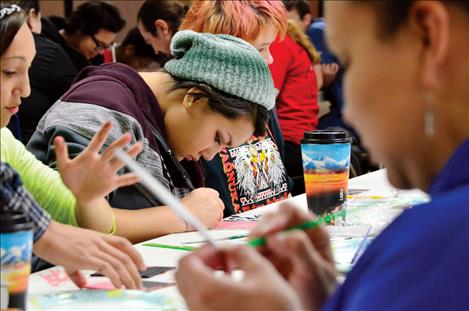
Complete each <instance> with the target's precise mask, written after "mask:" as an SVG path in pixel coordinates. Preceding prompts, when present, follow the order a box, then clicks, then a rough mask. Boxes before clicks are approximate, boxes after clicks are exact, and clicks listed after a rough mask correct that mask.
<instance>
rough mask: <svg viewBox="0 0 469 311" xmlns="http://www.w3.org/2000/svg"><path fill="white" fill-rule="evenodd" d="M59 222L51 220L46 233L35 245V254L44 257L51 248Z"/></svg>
mask: <svg viewBox="0 0 469 311" xmlns="http://www.w3.org/2000/svg"><path fill="white" fill-rule="evenodd" d="M56 226H57V223H56V222H55V221H51V222H50V224H49V226H48V227H47V229H46V231H45V232H44V234H43V235H42V236H41V237H40V238H39V240H37V241H36V242H35V243H34V245H33V252H34V254H36V255H38V256H39V257H44V254H45V253H46V252H47V250H48V249H50V246H51V244H52V243H53V242H54V232H55V229H56Z"/></svg>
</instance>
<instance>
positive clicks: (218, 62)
mask: <svg viewBox="0 0 469 311" xmlns="http://www.w3.org/2000/svg"><path fill="white" fill-rule="evenodd" d="M171 54H173V56H174V58H173V59H172V60H170V61H168V62H167V63H166V64H165V66H164V69H166V71H167V72H168V73H170V74H171V75H173V76H174V77H177V78H179V79H183V80H189V81H193V82H199V83H204V84H207V85H209V86H211V87H212V88H214V89H217V90H219V91H223V92H225V93H228V94H230V95H233V96H236V97H239V98H242V99H245V100H247V101H250V102H253V103H256V104H258V105H261V106H264V107H265V108H266V109H267V110H270V109H272V108H273V107H274V105H275V96H276V93H277V92H276V90H275V88H274V84H273V81H272V77H271V75H270V71H269V67H268V66H267V64H266V63H265V61H264V59H263V58H262V56H261V55H260V54H259V52H258V51H257V50H256V49H255V48H254V47H253V46H252V45H250V44H249V43H247V42H246V41H244V40H242V39H239V38H236V37H233V36H230V35H223V34H221V35H220V34H218V35H214V34H209V33H197V32H194V31H191V30H181V31H178V32H177V33H176V34H175V35H174V37H173V39H172V41H171Z"/></svg>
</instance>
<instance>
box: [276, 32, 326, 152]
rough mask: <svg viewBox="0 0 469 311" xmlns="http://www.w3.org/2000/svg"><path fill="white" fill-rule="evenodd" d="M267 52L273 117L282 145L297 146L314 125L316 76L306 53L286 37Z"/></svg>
mask: <svg viewBox="0 0 469 311" xmlns="http://www.w3.org/2000/svg"><path fill="white" fill-rule="evenodd" d="M270 52H271V54H272V57H273V58H274V62H273V63H272V64H271V65H270V66H269V67H270V72H271V73H272V77H273V79H274V84H275V88H276V89H278V90H279V91H280V93H279V94H278V96H277V103H276V107H277V114H278V118H279V122H280V128H281V129H282V132H283V137H284V139H285V140H286V141H291V142H294V143H296V144H300V139H301V138H303V133H304V132H305V131H312V130H315V129H316V127H317V124H318V110H319V108H318V88H317V82H316V73H315V71H314V68H313V64H312V63H311V60H310V59H309V56H308V53H307V52H306V50H305V49H304V48H303V47H302V46H301V45H299V44H298V43H296V42H295V41H294V40H293V39H292V38H291V37H290V36H288V35H286V36H285V39H284V40H283V41H279V39H278V38H277V40H275V41H274V42H273V43H272V45H271V47H270Z"/></svg>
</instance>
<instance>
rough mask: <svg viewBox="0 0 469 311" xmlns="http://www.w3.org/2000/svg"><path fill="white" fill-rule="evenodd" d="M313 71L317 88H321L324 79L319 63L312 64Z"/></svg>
mask: <svg viewBox="0 0 469 311" xmlns="http://www.w3.org/2000/svg"><path fill="white" fill-rule="evenodd" d="M314 72H315V73H316V81H317V85H318V90H321V89H322V87H323V85H324V79H323V76H322V69H321V65H319V64H316V65H314Z"/></svg>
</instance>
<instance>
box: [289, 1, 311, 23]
mask: <svg viewBox="0 0 469 311" xmlns="http://www.w3.org/2000/svg"><path fill="white" fill-rule="evenodd" d="M283 4H285V7H286V9H287V11H292V10H296V11H297V12H298V15H299V16H300V18H301V19H303V18H304V17H305V15H306V14H311V7H310V6H309V3H308V1H306V0H283Z"/></svg>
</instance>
